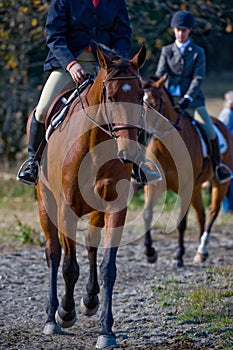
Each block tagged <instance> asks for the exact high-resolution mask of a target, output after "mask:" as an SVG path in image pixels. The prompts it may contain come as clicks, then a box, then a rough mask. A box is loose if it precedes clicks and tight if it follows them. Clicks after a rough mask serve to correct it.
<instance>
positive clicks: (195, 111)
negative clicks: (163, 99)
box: [155, 10, 232, 183]
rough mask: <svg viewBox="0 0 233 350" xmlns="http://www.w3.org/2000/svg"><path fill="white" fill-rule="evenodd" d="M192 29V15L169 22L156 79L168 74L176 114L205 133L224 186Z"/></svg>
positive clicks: (223, 169) (201, 52)
mask: <svg viewBox="0 0 233 350" xmlns="http://www.w3.org/2000/svg"><path fill="white" fill-rule="evenodd" d="M194 25H195V19H194V16H193V14H192V13H191V12H189V11H185V10H180V11H177V12H175V13H174V15H173V16H172V19H171V27H172V28H173V31H174V35H175V41H174V42H173V43H172V44H169V45H166V46H164V47H163V48H162V51H161V54H160V58H159V62H158V65H157V69H156V72H155V75H156V76H157V77H162V76H163V75H165V74H168V79H167V81H166V85H165V86H166V88H167V89H168V91H169V92H170V94H171V95H172V96H173V98H174V103H175V108H176V110H177V111H178V112H181V111H183V110H187V112H188V113H189V114H190V115H191V116H192V117H193V118H194V119H195V120H197V121H198V122H199V123H200V124H201V126H202V128H203V129H204V131H205V133H206V135H207V137H208V139H209V141H210V145H211V158H212V164H213V169H214V172H215V175H216V178H217V179H218V181H219V182H220V183H221V182H226V181H229V180H230V179H231V177H232V173H231V172H230V170H229V169H228V168H227V167H225V166H224V164H221V162H220V150H219V143H218V138H217V135H216V132H215V129H214V127H213V124H212V121H211V118H210V116H209V114H208V112H207V110H206V107H205V97H204V94H203V91H202V88H201V86H202V82H203V79H204V77H205V70H206V58H205V53H204V49H203V48H201V47H200V46H198V45H196V44H194V42H193V41H191V39H190V37H189V36H190V34H191V33H192V30H193V28H194Z"/></svg>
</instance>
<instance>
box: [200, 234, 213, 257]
mask: <svg viewBox="0 0 233 350" xmlns="http://www.w3.org/2000/svg"><path fill="white" fill-rule="evenodd" d="M209 239H210V237H209V233H208V232H207V231H205V232H204V233H203V235H202V236H201V242H200V244H199V247H198V250H197V252H198V253H199V254H201V255H203V256H207V257H208V252H209V248H208V244H209Z"/></svg>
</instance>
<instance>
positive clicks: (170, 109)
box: [162, 88, 178, 123]
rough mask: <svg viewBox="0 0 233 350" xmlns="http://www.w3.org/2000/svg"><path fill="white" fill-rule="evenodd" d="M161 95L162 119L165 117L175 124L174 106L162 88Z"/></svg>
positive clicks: (175, 113) (176, 116)
mask: <svg viewBox="0 0 233 350" xmlns="http://www.w3.org/2000/svg"><path fill="white" fill-rule="evenodd" d="M162 94H163V108H162V115H164V117H166V118H167V119H168V120H170V121H172V122H174V123H175V122H176V121H177V118H178V115H177V112H176V111H175V109H174V106H173V104H172V102H171V99H170V97H169V96H168V94H167V92H166V90H165V89H164V88H163V90H162Z"/></svg>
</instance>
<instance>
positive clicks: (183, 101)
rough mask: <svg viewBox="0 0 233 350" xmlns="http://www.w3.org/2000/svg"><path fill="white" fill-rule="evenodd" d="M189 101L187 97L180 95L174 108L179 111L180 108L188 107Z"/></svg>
mask: <svg viewBox="0 0 233 350" xmlns="http://www.w3.org/2000/svg"><path fill="white" fill-rule="evenodd" d="M190 103H191V101H190V99H189V98H187V97H182V98H181V99H180V100H179V101H178V102H177V104H176V105H175V109H176V110H178V111H180V110H184V109H186V108H188V106H189V105H190Z"/></svg>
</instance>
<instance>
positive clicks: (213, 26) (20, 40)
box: [0, 0, 233, 162]
mask: <svg viewBox="0 0 233 350" xmlns="http://www.w3.org/2000/svg"><path fill="white" fill-rule="evenodd" d="M126 2H127V5H128V9H129V16H130V21H131V25H132V33H133V35H132V51H133V52H136V51H137V50H138V47H139V46H141V45H142V44H145V46H146V48H147V62H146V64H145V65H144V67H143V70H142V74H143V75H144V76H145V77H147V76H149V75H151V74H153V73H154V70H155V67H156V64H157V61H158V57H159V54H160V50H161V47H162V46H163V45H164V44H166V43H169V42H171V41H172V40H173V33H172V31H171V29H170V19H171V16H172V14H173V13H174V12H175V11H177V10H178V9H187V10H190V11H192V12H193V13H194V15H195V18H196V28H195V30H194V32H193V36H194V39H195V42H197V43H198V44H200V45H201V46H203V47H204V48H205V50H206V55H207V62H208V65H207V66H208V68H209V69H210V70H211V69H212V70H216V69H217V70H218V71H220V70H221V69H222V67H224V68H225V69H229V70H230V69H232V52H231V50H232V23H233V9H232V5H231V4H230V3H231V2H230V1H229V0H190V1H185V0H175V1H173V0H164V1H163V2H162V1H160V0H141V1H138V0H126ZM49 3H50V1H49V0H18V1H16V0H1V2H0V73H1V80H0V159H1V161H2V162H3V161H4V160H6V161H7V162H8V161H9V160H12V161H14V160H15V157H16V156H18V155H19V154H20V152H21V149H22V148H23V147H24V146H25V137H24V136H25V126H26V120H27V116H28V114H29V112H30V111H31V109H32V108H33V107H34V106H35V101H37V100H38V97H39V93H40V89H41V85H42V82H43V77H44V75H43V61H44V58H45V57H46V54H47V48H46V44H45V20H46V16H47V11H48V7H49ZM216 57H217V58H218V59H216ZM212 58H213V59H212Z"/></svg>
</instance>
